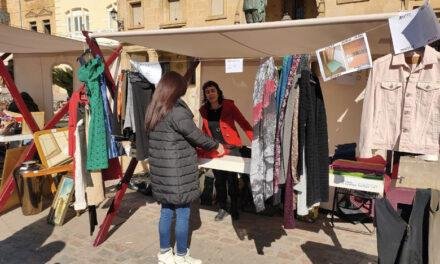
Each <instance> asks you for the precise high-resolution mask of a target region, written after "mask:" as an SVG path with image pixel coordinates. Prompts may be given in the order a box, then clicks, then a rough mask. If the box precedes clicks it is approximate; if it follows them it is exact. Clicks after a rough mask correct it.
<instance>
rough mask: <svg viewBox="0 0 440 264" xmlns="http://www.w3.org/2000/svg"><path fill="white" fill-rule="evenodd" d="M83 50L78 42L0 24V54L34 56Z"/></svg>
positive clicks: (82, 45) (81, 44)
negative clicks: (28, 54)
mask: <svg viewBox="0 0 440 264" xmlns="http://www.w3.org/2000/svg"><path fill="white" fill-rule="evenodd" d="M83 49H84V43H83V42H81V41H78V40H73V39H68V38H63V37H57V36H53V35H49V34H42V33H38V32H34V31H30V30H26V29H20V28H15V27H10V26H7V25H3V24H0V52H7V53H14V54H18V53H33V54H34V53H58V52H69V51H80V50H83Z"/></svg>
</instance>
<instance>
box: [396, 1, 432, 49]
mask: <svg viewBox="0 0 440 264" xmlns="http://www.w3.org/2000/svg"><path fill="white" fill-rule="evenodd" d="M388 22H389V25H390V32H391V38H392V40H393V46H394V53H395V54H399V53H402V52H406V51H410V50H414V49H417V48H420V47H423V46H425V45H428V44H429V43H431V42H434V41H436V40H438V39H440V25H439V23H438V20H437V17H436V16H435V13H434V10H433V9H432V7H431V6H430V5H429V4H428V3H427V2H426V1H425V3H424V4H423V5H422V6H421V7H419V8H417V9H414V10H412V11H409V12H405V13H402V14H401V15H399V16H394V17H390V18H389V19H388Z"/></svg>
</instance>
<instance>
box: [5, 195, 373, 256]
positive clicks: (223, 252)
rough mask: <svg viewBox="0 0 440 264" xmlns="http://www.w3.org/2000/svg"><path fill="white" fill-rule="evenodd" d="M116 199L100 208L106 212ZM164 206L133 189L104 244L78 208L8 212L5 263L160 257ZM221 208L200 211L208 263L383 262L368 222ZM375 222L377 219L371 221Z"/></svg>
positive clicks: (198, 228) (199, 242) (197, 220)
mask: <svg viewBox="0 0 440 264" xmlns="http://www.w3.org/2000/svg"><path fill="white" fill-rule="evenodd" d="M108 206H109V201H107V202H106V203H104V204H103V205H102V206H101V207H100V208H99V209H97V213H98V221H99V222H101V221H102V220H103V219H104V216H105V213H106V212H107V209H108ZM159 210H160V207H159V205H158V204H157V203H154V202H153V201H152V200H151V198H150V197H147V196H144V195H142V194H139V193H136V192H132V191H130V192H129V193H127V194H126V195H125V197H124V201H123V203H122V206H121V210H120V212H119V215H118V217H116V218H115V220H114V221H113V224H114V225H113V226H112V227H111V230H110V232H109V238H108V239H107V240H106V241H105V242H104V243H103V244H102V245H101V246H99V247H96V248H95V247H93V246H92V243H93V241H94V238H95V236H96V234H97V233H98V232H97V230H95V232H94V234H93V236H90V234H89V219H88V214H87V213H84V214H82V215H81V216H79V217H77V216H75V215H74V213H73V210H70V211H71V212H69V215H68V216H67V217H66V219H67V223H65V224H64V225H63V226H60V227H58V226H56V227H54V226H51V225H48V224H47V223H46V215H47V213H48V210H46V211H44V212H42V213H40V214H38V215H35V216H23V215H22V213H21V210H20V209H19V208H18V209H15V210H13V211H10V212H9V213H6V214H4V215H2V216H0V263H63V264H69V263H94V264H99V263H157V260H156V253H157V251H158V247H159V236H158V232H157V224H158V220H159ZM215 214H216V213H215V211H214V208H199V207H198V206H194V207H193V210H192V216H191V221H192V227H193V228H192V229H193V232H192V242H191V254H192V255H193V256H194V257H197V258H201V259H202V260H203V263H212V264H215V263H227V264H234V263H252V264H258V263H280V264H284V263H286V264H287V263H289V264H295V263H344V264H351V263H362V264H364V263H377V251H376V236H375V235H366V234H360V233H356V232H353V231H346V230H342V228H349V229H357V230H359V231H361V230H363V231H365V229H364V227H363V226H361V225H359V224H358V225H351V224H347V223H341V222H339V223H337V224H336V226H337V227H338V228H332V227H330V223H329V220H328V219H327V217H326V216H321V217H320V219H319V221H317V222H316V223H303V222H301V223H300V222H297V228H296V229H293V230H283V228H282V218H281V217H266V216H261V215H255V214H247V213H242V214H241V215H240V220H239V221H237V222H235V223H232V221H231V219H230V217H228V218H227V219H225V220H224V221H222V222H215V221H214V220H213V219H214V216H215ZM370 228H371V226H370Z"/></svg>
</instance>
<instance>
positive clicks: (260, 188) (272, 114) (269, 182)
mask: <svg viewBox="0 0 440 264" xmlns="http://www.w3.org/2000/svg"><path fill="white" fill-rule="evenodd" d="M277 84H278V73H277V71H276V68H275V62H274V59H273V58H272V57H271V58H269V59H267V60H266V61H265V62H263V63H262V64H261V65H260V67H259V68H258V71H257V76H256V79H255V83H254V93H253V130H254V138H253V140H252V160H251V168H250V181H251V187H252V195H253V198H254V204H255V209H256V210H257V212H259V211H262V210H264V208H265V205H264V202H265V201H266V199H268V198H269V197H271V196H272V195H273V165H274V144H275V129H276V118H277V113H276V97H275V92H276V87H277Z"/></svg>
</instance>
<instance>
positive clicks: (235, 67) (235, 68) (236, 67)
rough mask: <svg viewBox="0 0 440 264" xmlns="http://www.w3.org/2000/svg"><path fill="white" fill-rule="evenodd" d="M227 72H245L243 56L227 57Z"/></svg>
mask: <svg viewBox="0 0 440 264" xmlns="http://www.w3.org/2000/svg"><path fill="white" fill-rule="evenodd" d="M225 72H226V73H234V72H243V58H241V59H226V60H225Z"/></svg>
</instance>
